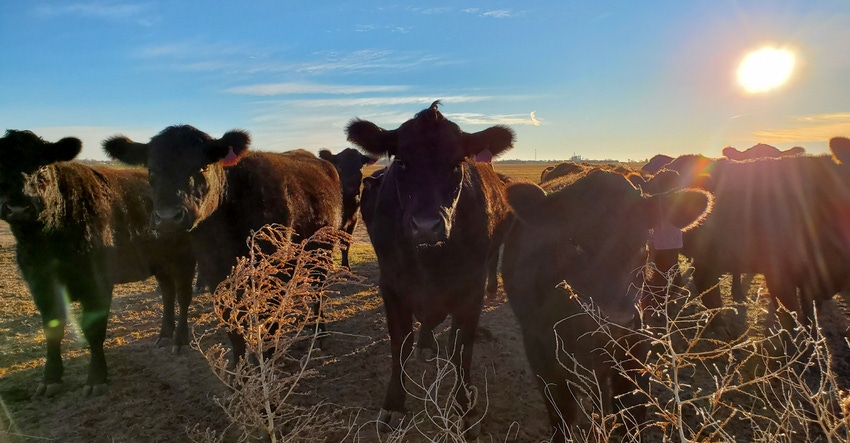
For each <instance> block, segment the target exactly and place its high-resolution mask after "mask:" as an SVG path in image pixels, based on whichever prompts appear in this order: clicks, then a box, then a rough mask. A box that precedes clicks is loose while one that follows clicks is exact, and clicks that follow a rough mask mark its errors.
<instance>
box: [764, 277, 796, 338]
mask: <svg viewBox="0 0 850 443" xmlns="http://www.w3.org/2000/svg"><path fill="white" fill-rule="evenodd" d="M778 274H780V273H779V272H776V273H769V274H765V276H764V279H765V282H766V283H767V290H768V291H769V292H770V295H771V296H772V297H773V299H774V300H776V301H778V302H779V303H780V304H781V305H782V306H783V307H785V310H781V309H777V310H776V317H777V319H778V320H779V324H780V325H781V326H782V328H783V329H785V330H786V331H793V330H794V328H795V327H796V324H797V322H796V321H794V317H793V316H792V315H791V313H792V312H796V313H798V315H799V313H800V312H801V306H800V298H799V296H798V295H797V286H796V285H794V283H792V282H791V281H790V280H789V279H788V278H784V277H783V276H781V275H778ZM797 320H798V321H799V322H800V323H801V324H803V323H804V322H805V319H803V318H798V319H797Z"/></svg>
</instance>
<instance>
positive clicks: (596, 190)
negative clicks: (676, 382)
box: [507, 170, 712, 325]
mask: <svg viewBox="0 0 850 443" xmlns="http://www.w3.org/2000/svg"><path fill="white" fill-rule="evenodd" d="M507 198H508V203H509V204H510V205H511V207H512V208H513V211H514V214H515V215H516V218H517V219H518V220H519V222H520V223H523V224H525V225H527V226H528V227H529V229H532V230H534V231H535V232H537V233H538V234H539V235H540V236H541V238H544V239H545V242H546V243H547V244H551V245H552V247H553V248H554V249H555V252H554V257H553V260H554V263H552V264H551V266H552V269H553V270H554V271H553V272H556V273H557V276H555V277H556V279H557V280H563V281H566V282H567V283H568V284H569V286H570V287H571V288H572V289H573V290H574V291H575V292H576V293H577V294H579V295H580V296H582V297H586V298H590V299H592V300H593V301H594V303H596V304H597V305H598V306H599V307H600V308H601V309H602V312H603V313H604V314H605V315H607V316H609V318H610V319H611V320H612V321H614V322H616V323H618V324H622V325H627V324H629V322H630V321H631V320H633V318H634V315H635V313H636V310H635V302H636V301H637V300H638V298H639V297H640V294H641V288H642V283H643V278H644V275H643V271H644V268H645V266H646V261H647V242H648V240H649V237H650V229H652V228H653V227H655V226H661V224H662V223H671V224H673V225H674V226H677V227H679V228H682V229H689V228H691V227H692V226H694V225H695V224H697V223H699V222H700V221H701V220H702V218H703V217H704V216H705V215H706V214H707V212H708V211H709V210H710V207H711V204H712V197H711V194H709V193H707V192H705V191H701V190H682V191H677V192H673V193H667V194H661V195H655V196H647V195H644V194H642V193H641V191H640V190H638V189H636V188H635V187H634V186H633V185H632V184H631V183H629V181H628V180H627V179H626V178H625V177H623V176H622V175H620V174H616V173H613V172H608V171H601V170H594V171H591V172H589V173H588V174H587V175H586V176H584V177H582V178H579V179H577V180H575V181H574V182H572V183H570V184H565V185H564V186H562V187H560V188H558V189H553V190H552V192H550V193H548V194H547V193H546V191H544V190H543V189H542V188H540V187H539V186H537V185H534V184H531V183H513V184H510V185H508V188H507ZM547 266H549V265H547Z"/></svg>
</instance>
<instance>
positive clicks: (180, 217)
mask: <svg viewBox="0 0 850 443" xmlns="http://www.w3.org/2000/svg"><path fill="white" fill-rule="evenodd" d="M191 227H192V221H191V218H190V217H189V211H187V210H186V208H183V207H177V208H167V209H155V210H154V211H153V213H152V214H151V228H153V229H154V230H155V231H160V232H176V231H187V230H189V228H191Z"/></svg>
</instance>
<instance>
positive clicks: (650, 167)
mask: <svg viewBox="0 0 850 443" xmlns="http://www.w3.org/2000/svg"><path fill="white" fill-rule="evenodd" d="M671 161H673V157H670V156H669V155H664V154H657V155H655V156H653V157H652V158H651V159H649V161H648V162H647V163H646V164H645V165H643V167H642V168H640V170H641V171H643V172H646V173H647V174H651V175H655V174H656V173H658V171H660V170H661V169H663V168H664V166H666V165H667V164H668V163H670V162H671Z"/></svg>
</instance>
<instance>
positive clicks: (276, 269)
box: [191, 225, 349, 442]
mask: <svg viewBox="0 0 850 443" xmlns="http://www.w3.org/2000/svg"><path fill="white" fill-rule="evenodd" d="M291 235H292V231H291V229H288V228H285V227H282V226H275V225H269V226H265V227H263V228H261V229H260V230H259V231H257V232H255V233H253V234H252V235H251V236H250V237H249V239H248V246H249V248H250V252H249V254H248V255H247V256H246V257H242V258H240V259H239V261H238V263H237V264H236V266H235V267H234V268H233V271H232V272H231V274H230V276H229V277H228V278H227V279H226V280H225V281H224V282H222V283H221V284H220V285H219V286H218V288H217V290H216V292H215V299H216V304H215V310H214V313H213V314H212V315H214V316H215V320H217V321H218V323H219V324H220V326H221V327H222V328H226V329H227V330H229V331H233V332H238V333H239V334H241V335H242V337H244V339H245V344H246V355H245V358H238V359H237V358H236V357H234V356H232V355H231V358H228V357H227V351H226V349H225V348H224V347H223V346H222V345H221V344H220V343H218V342H217V341H210V340H207V338H208V337H207V335H206V334H203V333H202V334H201V335H199V336H196V337H195V341H194V342H193V343H194V344H195V346H196V347H197V348H198V350H199V351H201V352H202V353H203V355H204V357H205V358H206V360H207V362H208V363H209V364H210V367H211V368H212V370H213V373H214V374H215V375H216V377H218V379H219V380H220V381H221V382H222V384H224V385H225V386H226V388H227V390H228V393H227V394H225V395H223V396H222V397H220V398H218V399H217V403H218V404H219V405H220V406H221V408H222V409H223V410H224V411H225V413H226V414H227V416H228V417H229V419H230V421H231V423H232V425H233V426H234V428H235V429H238V432H239V435H238V437H237V438H238V439H239V440H240V441H246V440H251V439H255V438H263V439H266V440H268V441H270V442H278V441H290V442H302V441H303V442H308V441H324V439H325V438H326V436H328V435H332V434H334V433H336V432H338V431H339V430H340V429H342V428H343V426H344V424H345V423H346V421H345V420H344V419H342V418H341V414H340V413H343V412H344V411H341V410H340V409H338V408H334V407H333V406H332V405H328V404H324V403H322V402H319V403H317V404H312V405H308V406H303V405H302V404H300V403H299V402H297V401H295V399H296V398H297V397H298V396H300V395H303V393H302V392H300V391H299V389H298V388H299V382H300V381H301V380H302V379H304V378H306V377H311V376H315V375H316V370H315V369H313V368H310V367H308V364H309V362H310V359H311V357H312V355H313V353H314V352H315V351H316V348H317V344H318V340H319V336H320V331H319V328H318V325H319V318H318V317H316V316H315V315H314V313H313V309H312V306H313V305H314V304H317V303H321V301H322V299H323V298H324V297H325V296H326V293H327V292H328V291H329V290H330V287H331V286H332V285H334V284H336V283H338V282H340V281H347V280H349V279H348V278H346V277H347V276H348V274H347V273H345V272H342V271H341V270H340V269H338V268H337V266H336V265H335V263H334V258H333V248H334V247H335V246H336V245H337V244H338V243H339V242H340V240H342V239H343V237H344V236H345V233H343V232H341V231H338V230H335V229H330V228H325V229H322V230H319V231H318V232H317V233H316V234H314V235H313V236H312V237H310V238H308V239H305V240H303V241H302V242H300V243H293V242H291V241H289V238H290V237H291ZM316 245H322V246H324V247H315V246H316ZM311 246H312V247H311ZM296 349H297V351H296ZM296 355H301V357H300V358H297V357H295V356H296ZM191 437H192V438H193V440H195V441H226V440H227V439H229V438H232V436H230V435H228V434H226V433H216V432H214V431H212V430H210V429H203V430H202V429H200V428H197V427H196V428H195V429H194V430H193V433H192V434H191Z"/></svg>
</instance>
